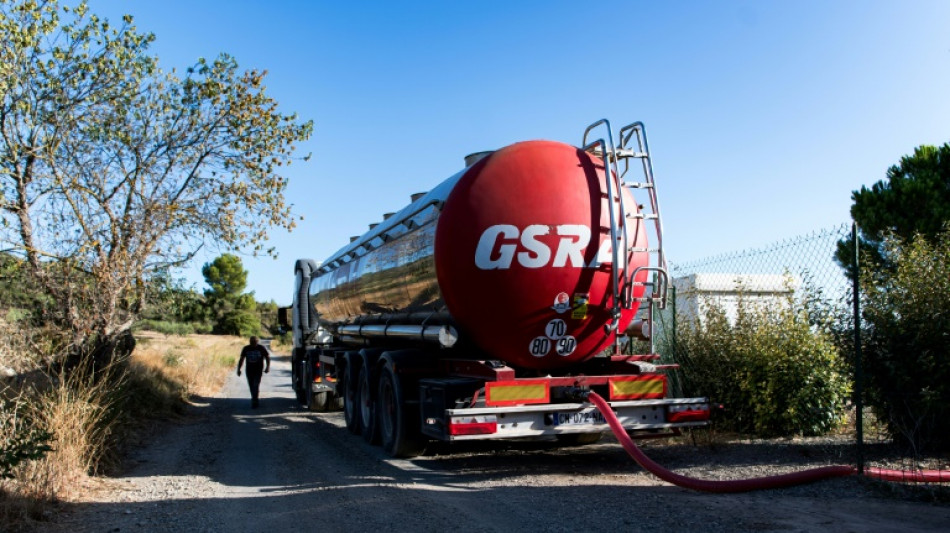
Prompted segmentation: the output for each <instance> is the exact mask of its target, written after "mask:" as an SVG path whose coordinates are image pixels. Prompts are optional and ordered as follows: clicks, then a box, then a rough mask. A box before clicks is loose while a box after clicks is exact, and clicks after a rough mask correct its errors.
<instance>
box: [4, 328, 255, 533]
mask: <svg viewBox="0 0 950 533" xmlns="http://www.w3.org/2000/svg"><path fill="white" fill-rule="evenodd" d="M136 340H137V345H136V349H135V351H134V352H133V354H132V356H131V357H130V359H129V361H128V364H127V365H122V366H121V367H117V368H116V369H115V370H113V371H112V372H109V373H108V375H106V376H105V377H103V376H100V378H99V380H97V381H92V380H90V379H85V380H84V379H82V378H79V377H78V376H81V375H82V373H75V374H74V376H75V377H72V378H68V379H65V380H57V379H55V378H50V377H44V378H43V379H42V380H37V379H32V380H29V381H24V383H29V385H28V386H27V385H25V386H24V387H22V388H21V390H20V391H19V393H18V397H19V398H20V400H19V403H17V404H16V405H17V409H25V410H27V411H29V413H30V414H31V416H32V419H33V420H35V422H36V424H37V425H38V426H39V427H41V428H42V429H44V430H46V431H47V432H49V433H50V434H51V435H52V440H51V442H50V444H51V446H52V448H53V450H52V451H51V452H49V453H48V454H47V455H46V456H45V457H43V458H42V459H39V460H32V461H26V462H24V463H22V464H20V465H19V466H17V467H16V469H15V470H14V476H15V478H14V479H13V480H3V481H0V531H7V530H10V531H13V530H17V529H28V528H29V527H30V523H31V522H32V521H35V520H41V519H44V518H45V517H46V515H48V514H49V513H50V512H51V511H50V509H51V507H50V504H51V503H53V502H56V501H61V500H65V501H70V500H76V499H78V498H80V497H81V491H82V490H83V488H84V487H86V486H88V485H89V483H88V480H89V476H91V475H95V474H97V473H98V472H99V471H100V469H101V468H102V467H103V465H104V464H105V463H106V462H108V461H110V460H113V459H114V458H115V457H116V452H117V449H118V447H119V446H120V445H121V443H122V442H128V441H129V440H130V439H131V440H135V432H136V431H141V430H142V429H143V428H145V427H146V424H143V421H145V420H146V419H155V418H168V417H172V416H175V414H176V413H181V412H182V411H183V410H184V407H185V406H186V405H187V401H188V399H189V398H190V397H192V396H195V395H197V396H210V395H213V394H215V393H216V392H217V391H218V390H220V388H221V386H222V384H223V383H224V380H225V379H226V377H227V374H228V373H230V372H232V371H233V369H234V367H235V364H236V362H237V356H238V354H239V353H240V349H241V346H243V344H244V342H245V341H244V339H241V338H238V337H224V336H212V335H189V336H183V337H179V336H167V335H163V334H160V333H150V332H144V333H142V334H141V335H139V336H137V339H136ZM33 374H41V375H42V376H47V374H46V373H43V372H33ZM38 383H39V384H38ZM5 409H6V407H5ZM7 438H8V436H7V435H2V436H0V445H5V442H6V439H7ZM10 438H12V437H10Z"/></svg>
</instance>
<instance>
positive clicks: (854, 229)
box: [851, 222, 864, 474]
mask: <svg viewBox="0 0 950 533" xmlns="http://www.w3.org/2000/svg"><path fill="white" fill-rule="evenodd" d="M851 242H852V243H853V244H854V264H853V267H854V268H853V272H854V279H853V280H852V286H853V296H852V299H853V300H854V410H855V417H856V420H855V429H856V431H857V435H856V439H857V448H858V449H857V452H858V474H864V412H863V411H864V399H863V388H864V383H863V382H864V373H863V371H862V366H863V364H862V361H861V291H860V282H859V278H860V277H861V276H860V271H859V270H858V268H859V266H860V264H859V256H860V255H861V252H860V247H859V246H858V223H857V222H855V223H853V224H852V225H851Z"/></svg>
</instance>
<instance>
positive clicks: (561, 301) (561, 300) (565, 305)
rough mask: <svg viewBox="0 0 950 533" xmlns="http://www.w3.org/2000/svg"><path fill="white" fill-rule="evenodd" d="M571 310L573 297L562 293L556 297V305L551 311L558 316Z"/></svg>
mask: <svg viewBox="0 0 950 533" xmlns="http://www.w3.org/2000/svg"><path fill="white" fill-rule="evenodd" d="M570 308H571V297H570V296H568V294H567V293H566V292H560V293H558V295H557V296H555V297H554V305H553V306H552V307H551V309H554V311H555V312H556V313H557V314H561V313H563V312H565V311H568V310H570Z"/></svg>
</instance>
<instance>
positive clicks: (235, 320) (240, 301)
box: [201, 254, 261, 336]
mask: <svg viewBox="0 0 950 533" xmlns="http://www.w3.org/2000/svg"><path fill="white" fill-rule="evenodd" d="M201 274H202V275H203V276H204V277H205V281H206V282H207V283H208V286H209V287H210V288H209V289H207V290H206V291H205V300H206V302H207V303H208V306H209V308H210V312H211V315H212V320H213V321H214V332H215V333H221V334H227V335H242V336H247V335H253V334H256V333H258V332H259V331H260V328H261V322H260V319H259V318H258V316H257V313H256V307H257V302H256V301H255V300H254V294H253V293H245V292H244V289H245V288H246V287H247V270H244V264H243V263H241V258H240V257H238V256H236V255H233V254H222V255H220V256H218V257H216V258H215V259H214V261H212V262H210V263H205V265H204V266H203V267H202V268H201Z"/></svg>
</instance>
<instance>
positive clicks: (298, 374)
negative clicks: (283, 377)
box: [290, 349, 307, 405]
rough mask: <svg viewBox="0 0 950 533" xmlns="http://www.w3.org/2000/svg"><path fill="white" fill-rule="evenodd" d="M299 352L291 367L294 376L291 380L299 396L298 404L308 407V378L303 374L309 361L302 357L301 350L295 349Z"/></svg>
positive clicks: (295, 392)
mask: <svg viewBox="0 0 950 533" xmlns="http://www.w3.org/2000/svg"><path fill="white" fill-rule="evenodd" d="M294 351H295V352H297V353H296V354H295V355H294V358H293V364H292V366H291V372H292V374H293V375H292V376H291V377H290V380H291V382H292V384H293V387H294V394H296V396H297V403H299V404H300V405H307V377H306V375H304V374H303V371H304V370H305V369H306V368H307V359H306V357H301V356H300V350H299V349H295V350H294Z"/></svg>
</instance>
